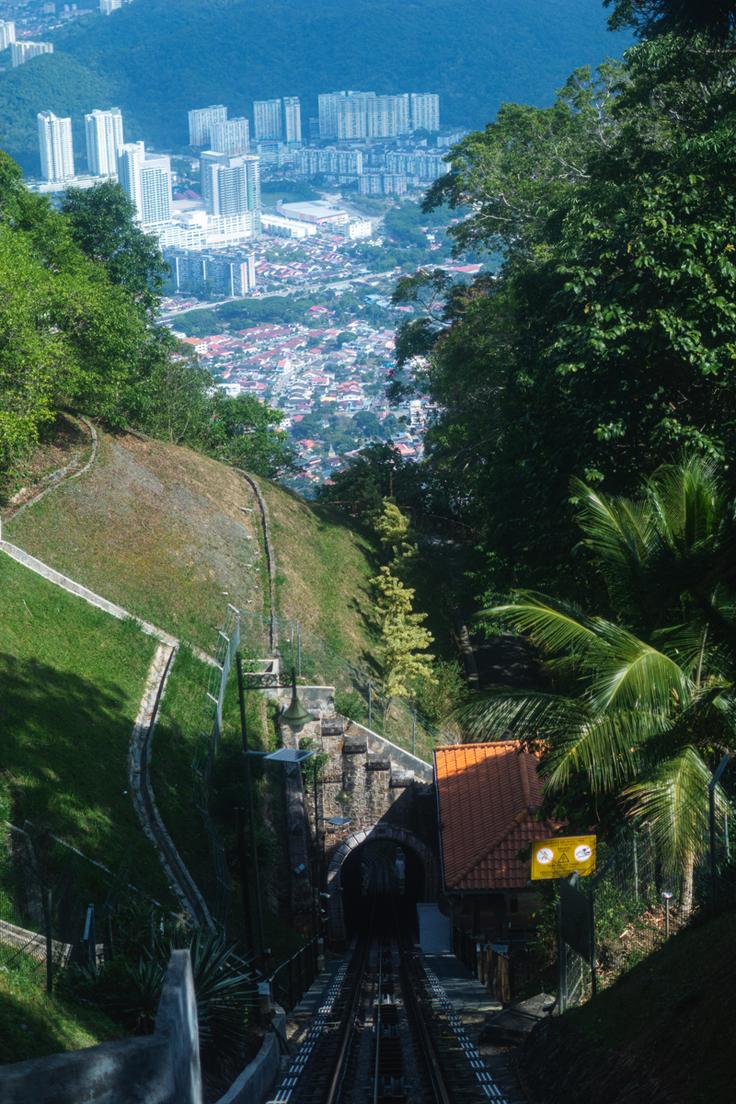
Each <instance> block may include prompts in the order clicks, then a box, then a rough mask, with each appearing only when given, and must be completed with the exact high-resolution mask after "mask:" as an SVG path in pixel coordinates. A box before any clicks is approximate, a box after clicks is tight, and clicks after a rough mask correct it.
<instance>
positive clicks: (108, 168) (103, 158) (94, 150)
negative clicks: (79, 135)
mask: <svg viewBox="0 0 736 1104" xmlns="http://www.w3.org/2000/svg"><path fill="white" fill-rule="evenodd" d="M84 132H85V136H86V138H87V167H88V169H89V171H90V173H91V174H92V176H113V177H117V175H118V151H119V150H120V148H121V147H122V145H123V143H124V138H123V116H122V114H121V113H120V108H119V107H111V108H110V109H109V111H99V110H95V111H92V112H90V114H89V115H85V116H84Z"/></svg>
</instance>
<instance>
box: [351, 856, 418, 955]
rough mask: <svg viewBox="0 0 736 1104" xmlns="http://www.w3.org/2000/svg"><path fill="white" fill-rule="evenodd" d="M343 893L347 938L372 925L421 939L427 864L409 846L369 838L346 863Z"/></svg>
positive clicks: (379, 931)
mask: <svg viewBox="0 0 736 1104" xmlns="http://www.w3.org/2000/svg"><path fill="white" fill-rule="evenodd" d="M342 894H343V907H344V911H345V934H346V936H347V938H348V939H350V938H352V937H353V936H354V935H359V934H362V933H363V932H365V931H367V930H368V929H369V928H370V927H371V926H372V928H373V932H374V934H377V935H381V934H385V935H389V934H392V933H393V932H400V933H401V934H402V935H406V936H407V938H409V939H410V940H412V942H414V941H416V939H417V938H418V935H419V921H418V917H417V901H422V900H423V899H424V896H423V895H424V867H423V865H422V861H421V859H420V858H419V856H418V855H417V854H416V853H415V852H414V851H412V849H411V848H410V847H405V846H402V844H400V843H397V842H396V841H395V840H392V839H368V840H366V842H365V843H364V844H362V845H361V846H360V847H357V848H356V849H355V850H354V851H352V852H351V853H350V855H349V856H348V857H347V859H346V860H345V863H344V864H343V868H342Z"/></svg>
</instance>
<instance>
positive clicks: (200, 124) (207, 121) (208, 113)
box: [189, 104, 227, 149]
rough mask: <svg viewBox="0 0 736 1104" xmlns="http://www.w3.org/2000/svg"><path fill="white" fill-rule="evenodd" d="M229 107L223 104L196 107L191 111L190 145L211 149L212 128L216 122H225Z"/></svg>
mask: <svg viewBox="0 0 736 1104" xmlns="http://www.w3.org/2000/svg"><path fill="white" fill-rule="evenodd" d="M226 119H227V108H226V107H224V106H223V105H222V104H215V105H213V106H212V107H195V108H194V109H193V110H192V111H190V112H189V145H190V146H195V147H198V148H199V149H209V148H210V146H211V145H212V139H211V136H210V135H211V129H212V126H213V125H214V124H215V123H224V122H225V120H226Z"/></svg>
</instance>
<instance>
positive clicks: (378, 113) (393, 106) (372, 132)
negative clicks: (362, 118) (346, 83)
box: [366, 92, 410, 138]
mask: <svg viewBox="0 0 736 1104" xmlns="http://www.w3.org/2000/svg"><path fill="white" fill-rule="evenodd" d="M366 114H367V118H366V131H367V136H368V137H369V138H396V137H397V136H398V135H400V134H408V133H409V130H410V127H409V94H408V93H407V92H402V93H399V94H398V95H396V96H375V95H374V96H373V98H372V99H371V100H369V101H368V102H367V112H366Z"/></svg>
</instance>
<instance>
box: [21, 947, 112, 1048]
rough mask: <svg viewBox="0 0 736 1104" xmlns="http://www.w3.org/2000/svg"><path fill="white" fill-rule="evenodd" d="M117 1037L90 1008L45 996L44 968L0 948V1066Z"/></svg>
mask: <svg viewBox="0 0 736 1104" xmlns="http://www.w3.org/2000/svg"><path fill="white" fill-rule="evenodd" d="M122 1034H123V1032H122V1029H121V1028H120V1027H119V1026H118V1025H117V1024H114V1023H113V1022H112V1021H111V1020H109V1019H108V1018H107V1017H106V1016H104V1015H103V1014H102V1013H101V1012H98V1011H97V1010H96V1009H94V1008H92V1007H91V1006H89V1005H84V1004H79V1003H77V1002H76V1001H73V1000H70V999H68V998H67V997H64V996H60V995H58V994H56V993H54V994H52V995H51V996H48V995H47V993H46V990H45V972H44V967H43V966H41V965H39V963H38V962H35V961H34V960H33V959H32V958H28V957H27V956H26V955H17V954H13V953H12V952H10V951H9V950H8V949H7V948H6V947H3V946H1V945H0V1063H3V1062H23V1061H25V1060H26V1059H29V1058H42V1057H43V1056H44V1055H46V1054H56V1053H58V1052H60V1051H63V1050H80V1049H81V1048H82V1047H89V1046H95V1045H96V1044H97V1043H102V1042H105V1041H106V1040H108V1039H118V1038H120V1036H121V1035H122Z"/></svg>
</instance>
